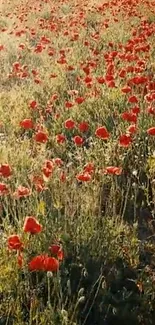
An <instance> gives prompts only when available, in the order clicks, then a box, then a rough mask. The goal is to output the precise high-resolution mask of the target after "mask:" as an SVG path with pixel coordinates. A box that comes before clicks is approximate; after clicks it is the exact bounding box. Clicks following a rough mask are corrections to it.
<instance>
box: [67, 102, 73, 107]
mask: <svg viewBox="0 0 155 325" xmlns="http://www.w3.org/2000/svg"><path fill="white" fill-rule="evenodd" d="M73 106H74V103H72V102H66V103H65V107H66V108H71V107H73Z"/></svg>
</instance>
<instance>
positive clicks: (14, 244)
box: [7, 235, 23, 250]
mask: <svg viewBox="0 0 155 325" xmlns="http://www.w3.org/2000/svg"><path fill="white" fill-rule="evenodd" d="M7 244H8V248H9V249H12V250H20V249H21V248H23V243H22V241H21V240H20V237H19V236H18V235H11V236H9V237H8V239H7Z"/></svg>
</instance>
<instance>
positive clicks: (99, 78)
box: [96, 77, 105, 85]
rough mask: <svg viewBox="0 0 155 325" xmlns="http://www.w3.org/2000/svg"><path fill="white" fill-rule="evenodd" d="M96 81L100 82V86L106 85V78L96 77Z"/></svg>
mask: <svg viewBox="0 0 155 325" xmlns="http://www.w3.org/2000/svg"><path fill="white" fill-rule="evenodd" d="M96 80H97V81H98V83H99V84H101V85H102V84H104V83H105V78H103V77H96Z"/></svg>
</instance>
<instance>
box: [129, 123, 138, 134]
mask: <svg viewBox="0 0 155 325" xmlns="http://www.w3.org/2000/svg"><path fill="white" fill-rule="evenodd" d="M127 132H128V133H130V134H134V133H136V132H137V127H136V125H135V124H131V125H130V126H129V127H128V128H127Z"/></svg>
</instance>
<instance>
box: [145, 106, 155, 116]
mask: <svg viewBox="0 0 155 325" xmlns="http://www.w3.org/2000/svg"><path fill="white" fill-rule="evenodd" d="M147 112H148V113H149V114H151V115H155V107H153V106H149V107H148V108H147Z"/></svg>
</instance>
